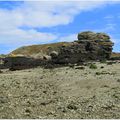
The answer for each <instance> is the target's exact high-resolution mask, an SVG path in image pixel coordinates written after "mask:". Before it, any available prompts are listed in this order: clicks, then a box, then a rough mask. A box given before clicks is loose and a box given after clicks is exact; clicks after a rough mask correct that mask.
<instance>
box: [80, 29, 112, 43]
mask: <svg viewBox="0 0 120 120" xmlns="http://www.w3.org/2000/svg"><path fill="white" fill-rule="evenodd" d="M78 40H92V41H95V40H110V37H109V36H108V35H107V34H105V33H95V32H91V31H85V32H81V33H78Z"/></svg>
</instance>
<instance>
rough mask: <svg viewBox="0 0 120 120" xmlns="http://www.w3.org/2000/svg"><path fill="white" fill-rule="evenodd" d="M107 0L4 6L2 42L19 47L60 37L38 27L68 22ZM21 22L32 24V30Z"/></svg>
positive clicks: (0, 24)
mask: <svg viewBox="0 0 120 120" xmlns="http://www.w3.org/2000/svg"><path fill="white" fill-rule="evenodd" d="M106 3H108V2H105V1H103V0H102V1H95V0H93V1H90V2H87V1H67V0H66V1H60V0H58V1H27V0H26V1H25V2H24V3H23V4H22V5H20V6H19V7H17V8H14V9H13V10H5V9H0V44H6V45H7V44H11V45H13V46H15V47H18V46H22V45H28V44H33V43H34V44H37V43H43V42H44V43H47V42H50V41H52V40H55V39H59V38H58V36H57V35H53V34H52V33H42V32H38V31H36V30H35V29H34V28H35V27H37V28H43V27H53V26H57V25H67V24H69V23H71V22H72V21H73V20H74V17H75V16H76V15H77V14H79V13H81V12H82V11H87V10H92V9H94V8H98V7H101V6H103V5H105V4H106ZM21 26H28V27H31V30H22V29H20V27H21ZM75 37H76V36H75V35H70V36H67V37H65V38H64V37H63V38H60V40H61V41H62V40H64V39H65V40H67V41H69V40H73V39H74V38H75Z"/></svg>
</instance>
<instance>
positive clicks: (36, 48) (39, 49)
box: [10, 42, 72, 56]
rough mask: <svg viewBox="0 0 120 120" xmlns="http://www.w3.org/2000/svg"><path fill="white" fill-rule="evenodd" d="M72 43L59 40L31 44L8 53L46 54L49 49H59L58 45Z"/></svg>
mask: <svg viewBox="0 0 120 120" xmlns="http://www.w3.org/2000/svg"><path fill="white" fill-rule="evenodd" d="M71 44H72V43H68V42H59V43H52V44H42V45H31V46H24V47H20V48H18V49H16V50H14V51H12V52H11V53H10V55H12V54H14V55H20V54H21V55H25V56H30V55H33V54H38V53H42V54H47V53H49V52H50V51H53V50H59V47H60V46H68V45H71Z"/></svg>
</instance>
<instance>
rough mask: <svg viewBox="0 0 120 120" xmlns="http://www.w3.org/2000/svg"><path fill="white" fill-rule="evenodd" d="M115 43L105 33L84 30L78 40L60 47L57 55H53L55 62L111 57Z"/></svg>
mask: <svg viewBox="0 0 120 120" xmlns="http://www.w3.org/2000/svg"><path fill="white" fill-rule="evenodd" d="M112 46H113V43H112V42H111V41H110V37H109V36H108V35H107V34H105V33H94V32H90V31H87V32H82V33H79V34H78V41H76V42H73V43H72V45H70V46H66V47H62V46H61V47H60V50H59V53H58V55H57V57H55V58H54V57H52V60H53V62H54V63H58V64H67V63H79V62H85V61H89V60H103V59H109V58H110V55H111V52H112Z"/></svg>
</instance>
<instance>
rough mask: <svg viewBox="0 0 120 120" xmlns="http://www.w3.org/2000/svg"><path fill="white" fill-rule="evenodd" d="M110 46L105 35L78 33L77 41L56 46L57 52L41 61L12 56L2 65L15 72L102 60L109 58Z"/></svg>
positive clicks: (111, 44)
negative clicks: (49, 65) (47, 65)
mask: <svg viewBox="0 0 120 120" xmlns="http://www.w3.org/2000/svg"><path fill="white" fill-rule="evenodd" d="M112 46H113V43H112V42H111V41H110V37H109V36H108V35H106V34H105V33H94V32H91V31H87V32H82V33H79V34H78V40H77V41H74V42H71V43H68V44H65V45H58V47H57V50H56V49H55V50H53V51H51V50H50V51H49V52H47V54H46V55H45V56H43V58H42V59H41V58H38V59H36V58H28V57H22V56H21V57H20V56H19V57H15V56H14V57H8V58H5V59H4V65H5V66H7V67H9V68H10V69H11V70H17V69H25V68H32V67H36V66H41V65H46V64H51V65H55V64H69V63H71V64H75V63H82V62H86V61H90V60H104V59H109V58H110V56H111V53H112ZM51 49H52V46H51Z"/></svg>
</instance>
